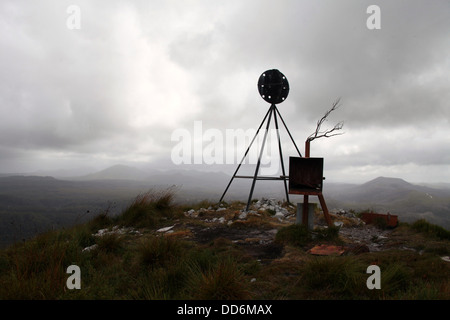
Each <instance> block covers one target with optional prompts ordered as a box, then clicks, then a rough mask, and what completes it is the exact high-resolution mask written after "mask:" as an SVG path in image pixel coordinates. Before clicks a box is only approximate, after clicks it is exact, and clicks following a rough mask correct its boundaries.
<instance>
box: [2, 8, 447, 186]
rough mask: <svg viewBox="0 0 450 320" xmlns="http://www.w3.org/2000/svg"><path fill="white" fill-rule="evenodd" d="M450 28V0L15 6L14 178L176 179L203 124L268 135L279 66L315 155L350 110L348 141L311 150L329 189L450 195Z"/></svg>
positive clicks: (8, 25)
mask: <svg viewBox="0 0 450 320" xmlns="http://www.w3.org/2000/svg"><path fill="white" fill-rule="evenodd" d="M70 5H75V6H77V7H78V8H79V9H80V11H79V12H80V15H79V22H80V27H81V28H80V29H71V28H69V27H68V25H67V22H68V19H72V18H74V17H75V16H74V15H73V12H72V11H69V12H67V9H68V7H69V6H70ZM369 5H378V6H379V8H380V10H381V11H380V13H381V15H380V20H379V21H380V26H381V29H374V30H370V29H369V28H368V27H367V24H366V22H367V20H368V19H369V18H370V17H371V16H372V15H371V14H370V13H367V8H368V7H369ZM70 21H72V22H73V21H74V20H70ZM449 21H450V1H448V0H433V1H428V0H421V1H414V0H409V1H399V0H394V1H379V0H373V1H357V0H354V1H335V0H329V1H325V0H316V1H314V0H303V1H301V0H291V1H288V0H281V1H264V0H258V1H256V0H159V1H155V0H147V1H144V0H142V1H116V0H108V1H106V0H105V1H100V0H96V1H79V0H70V1H62V0H61V1H42V0H39V1H18V0H14V1H9V0H3V1H2V2H1V3H0V70H1V72H0V83H1V86H0V172H32V171H35V170H40V169H43V170H50V169H72V168H92V169H103V168H106V167H107V166H109V165H113V164H118V163H122V164H128V165H133V166H137V167H141V168H146V167H149V166H151V165H153V166H156V167H158V166H160V167H164V166H167V165H168V164H170V163H171V158H170V155H171V150H172V148H173V147H174V145H175V142H173V141H171V135H172V133H173V132H174V130H176V129H180V128H185V129H186V130H189V131H193V126H194V121H202V126H203V128H204V129H205V130H206V129H208V128H216V129H218V130H223V131H224V130H226V129H238V128H240V129H244V130H245V129H248V128H257V127H258V125H259V124H260V122H261V120H262V118H263V117H264V115H265V113H266V112H267V110H268V107H269V105H268V104H267V103H266V102H265V101H263V100H262V99H261V97H260V96H259V94H258V91H257V87H256V83H257V81H258V78H259V76H260V75H261V73H262V72H264V71H265V70H268V69H273V68H276V69H279V70H280V71H281V72H283V73H284V74H285V75H286V77H287V79H288V81H289V84H290V93H289V96H288V98H287V100H286V101H285V102H283V103H282V104H279V105H278V107H279V110H280V112H281V114H282V115H283V118H284V119H285V121H286V123H287V125H288V127H289V130H290V131H291V133H292V135H293V137H294V138H295V139H296V142H297V144H298V146H299V147H300V149H301V150H302V152H303V148H304V141H305V139H306V138H307V137H308V136H309V135H310V134H311V133H312V132H313V131H314V130H315V125H316V121H317V120H318V119H319V118H320V117H321V116H322V115H323V114H324V112H325V111H326V110H328V109H329V108H330V107H331V104H332V102H333V101H334V100H336V99H337V98H339V97H340V98H341V107H340V108H339V109H338V110H336V111H335V112H334V113H332V114H331V115H330V118H329V121H328V122H327V123H326V124H325V126H333V125H334V124H335V123H336V122H338V121H344V122H345V124H344V128H343V132H345V133H344V134H343V135H341V136H337V137H332V138H330V139H318V140H316V141H314V142H313V143H312V146H311V147H312V149H311V156H317V157H324V158H325V175H326V176H327V179H328V180H331V181H349V182H354V181H366V180H369V179H372V178H375V177H377V176H393V177H400V178H403V179H405V180H408V181H411V182H450V125H449V118H450V90H449V89H450V73H449V70H450V24H449ZM281 134H282V138H283V145H285V146H286V147H285V150H284V151H285V156H286V157H288V156H289V155H295V152H294V150H293V149H292V147H291V144H290V140H289V138H288V137H287V136H286V135H284V132H283V131H282V132H281ZM235 167H236V166H235V165H228V166H224V167H223V168H224V170H226V171H227V172H230V173H232V172H233V171H234V168H235ZM193 168H196V169H197V166H193Z"/></svg>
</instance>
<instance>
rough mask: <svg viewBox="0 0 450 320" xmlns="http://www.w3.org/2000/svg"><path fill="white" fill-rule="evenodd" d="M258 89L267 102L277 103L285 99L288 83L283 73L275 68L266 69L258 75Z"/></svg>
mask: <svg viewBox="0 0 450 320" xmlns="http://www.w3.org/2000/svg"><path fill="white" fill-rule="evenodd" d="M258 91H259V94H260V95H261V97H262V98H263V99H264V100H266V101H267V102H269V103H271V104H278V103H281V102H283V101H284V100H286V98H287V96H288V94H289V83H288V81H287V78H286V77H285V76H284V74H282V73H281V72H280V71H278V70H277V69H272V70H267V71H266V72H264V73H263V74H262V75H261V76H260V77H259V80H258Z"/></svg>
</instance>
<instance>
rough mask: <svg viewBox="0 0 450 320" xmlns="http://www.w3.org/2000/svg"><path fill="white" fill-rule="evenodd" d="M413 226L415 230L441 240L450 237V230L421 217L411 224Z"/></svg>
mask: <svg viewBox="0 0 450 320" xmlns="http://www.w3.org/2000/svg"><path fill="white" fill-rule="evenodd" d="M411 228H412V229H413V230H415V231H418V232H422V233H425V234H426V235H428V236H431V237H436V238H438V239H441V240H449V239H450V231H448V230H446V229H444V228H442V227H441V226H438V225H435V224H431V223H429V222H427V221H426V220H425V219H420V220H417V221H416V222H414V223H413V224H412V225H411Z"/></svg>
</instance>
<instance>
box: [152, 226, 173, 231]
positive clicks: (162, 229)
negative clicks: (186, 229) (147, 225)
mask: <svg viewBox="0 0 450 320" xmlns="http://www.w3.org/2000/svg"><path fill="white" fill-rule="evenodd" d="M173 227H175V225H173V226H170V227H165V228H161V229H158V230H156V232H167V231H169V230H170V229H172V228H173Z"/></svg>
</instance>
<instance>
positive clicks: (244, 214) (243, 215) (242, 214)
mask: <svg viewBox="0 0 450 320" xmlns="http://www.w3.org/2000/svg"><path fill="white" fill-rule="evenodd" d="M247 214H248V213H247V212H246V211H243V212H242V213H241V214H240V215H239V217H238V218H239V219H245V218H247Z"/></svg>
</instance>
